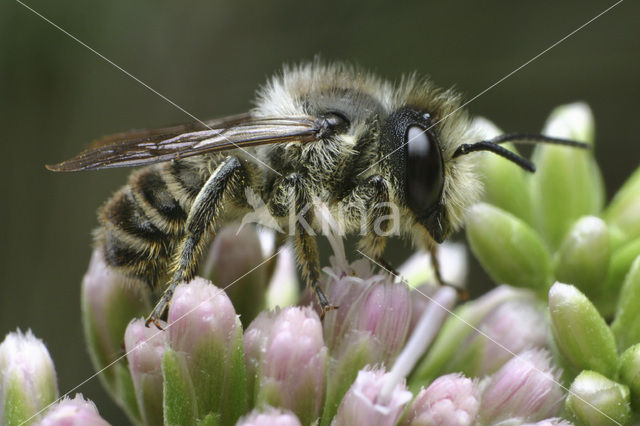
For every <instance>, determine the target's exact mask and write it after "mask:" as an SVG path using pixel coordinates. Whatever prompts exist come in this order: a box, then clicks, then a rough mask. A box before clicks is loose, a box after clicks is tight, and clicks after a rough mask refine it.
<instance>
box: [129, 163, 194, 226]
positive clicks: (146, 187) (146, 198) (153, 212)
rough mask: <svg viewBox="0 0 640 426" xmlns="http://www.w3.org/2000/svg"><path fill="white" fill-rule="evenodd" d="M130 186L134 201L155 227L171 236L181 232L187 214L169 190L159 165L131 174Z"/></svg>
mask: <svg viewBox="0 0 640 426" xmlns="http://www.w3.org/2000/svg"><path fill="white" fill-rule="evenodd" d="M165 173H166V172H165ZM130 186H131V192H132V194H133V196H134V198H135V200H136V202H137V203H138V204H139V205H140V207H141V208H142V209H143V210H144V211H145V213H146V215H147V216H148V218H149V220H150V221H151V222H152V223H153V225H154V226H155V227H157V228H158V229H160V230H162V231H163V232H164V233H165V234H168V235H170V236H172V237H175V236H179V235H181V234H182V232H183V228H184V224H185V222H186V221H187V215H188V214H187V212H186V211H185V209H184V208H183V207H182V206H181V205H180V203H179V202H178V200H177V199H176V197H175V196H174V195H173V194H172V193H171V191H170V190H169V187H168V186H167V183H166V182H165V180H164V179H163V177H162V170H161V169H160V168H159V167H149V168H146V169H142V170H140V171H139V172H137V173H135V174H133V175H132V176H131V179H130ZM189 198H191V197H189Z"/></svg>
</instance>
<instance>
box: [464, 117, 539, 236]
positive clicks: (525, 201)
mask: <svg viewBox="0 0 640 426" xmlns="http://www.w3.org/2000/svg"><path fill="white" fill-rule="evenodd" d="M473 126H474V127H475V128H476V129H477V130H478V133H480V135H479V136H480V137H481V138H482V139H490V138H493V137H495V136H498V135H502V134H504V132H503V131H502V130H500V129H498V128H497V127H496V126H495V125H494V124H493V123H492V122H490V121H489V120H487V119H485V118H476V119H474V120H473ZM502 146H503V147H505V148H507V149H508V150H510V151H513V152H515V153H518V150H517V149H516V148H515V147H514V145H513V144H511V143H507V144H504V145H502ZM480 163H481V164H480V166H479V167H478V172H479V173H480V176H481V178H482V183H483V186H484V197H483V199H484V201H485V202H487V203H489V204H492V205H494V206H496V207H499V208H501V209H502V210H504V211H506V212H508V213H511V214H512V215H514V216H516V217H518V218H519V219H521V220H523V221H524V222H525V223H527V224H528V225H529V226H534V225H535V223H534V220H533V206H532V205H531V194H530V191H529V180H528V179H529V177H528V173H527V172H526V171H524V170H522V168H521V167H520V166H518V165H516V164H514V163H512V162H511V161H508V160H506V159H504V158H502V157H500V156H499V155H493V154H488V155H483V156H482V157H481V160H480Z"/></svg>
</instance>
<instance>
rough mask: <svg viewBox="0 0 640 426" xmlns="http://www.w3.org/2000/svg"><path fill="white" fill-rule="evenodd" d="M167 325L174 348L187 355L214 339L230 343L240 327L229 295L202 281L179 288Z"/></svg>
mask: <svg viewBox="0 0 640 426" xmlns="http://www.w3.org/2000/svg"><path fill="white" fill-rule="evenodd" d="M168 322H169V344H170V345H171V348H173V349H174V350H177V351H182V352H185V353H189V352H191V351H192V350H193V348H195V347H197V346H198V345H199V344H206V343H207V342H209V341H210V340H211V339H215V340H217V341H219V342H220V343H222V344H226V343H229V342H230V341H231V339H232V337H233V336H234V334H235V332H236V331H237V330H238V328H239V327H240V324H239V322H238V317H237V316H236V312H235V310H234V308H233V304H232V303H231V300H229V298H228V297H227V295H226V293H225V292H224V291H223V290H222V289H220V288H218V287H216V286H214V285H213V284H212V283H211V282H210V281H207V280H205V279H204V278H200V277H196V278H194V279H193V280H192V281H191V282H189V283H188V284H181V285H179V286H178V287H177V288H176V291H175V293H174V295H173V298H172V299H171V305H170V308H169V318H168Z"/></svg>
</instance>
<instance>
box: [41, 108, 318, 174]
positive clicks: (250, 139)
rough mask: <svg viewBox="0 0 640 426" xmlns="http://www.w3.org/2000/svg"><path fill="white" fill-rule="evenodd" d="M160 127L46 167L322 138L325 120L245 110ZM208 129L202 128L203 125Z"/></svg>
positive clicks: (140, 160)
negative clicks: (256, 114) (244, 112)
mask: <svg viewBox="0 0 640 426" xmlns="http://www.w3.org/2000/svg"><path fill="white" fill-rule="evenodd" d="M207 126H208V127H209V128H206V127H205V126H203V125H202V124H201V123H193V124H186V125H179V126H173V127H166V128H163V129H156V130H134V131H132V132H126V133H118V134H115V135H110V136H106V137H104V138H101V139H99V140H97V141H96V142H94V143H93V144H92V146H91V147H90V148H88V149H87V150H85V151H83V152H81V153H80V154H78V155H77V156H75V157H73V158H71V159H69V160H67V161H63V162H62V163H59V164H55V165H48V166H46V167H47V169H49V170H52V171H55V172H75V171H82V170H98V169H108V168H113V167H131V166H140V165H145V164H152V163H158V162H161V161H169V160H177V159H180V158H185V157H191V156H194V155H200V154H203V153H206V152H216V151H224V150H229V149H235V148H243V147H249V146H255V145H264V144H270V143H280V142H293V141H299V142H313V141H316V140H318V139H320V134H321V133H322V131H323V122H322V120H318V119H316V118H315V117H310V116H304V117H285V118H281V117H279V118H253V117H250V116H249V115H240V116H233V117H228V118H224V119H221V120H217V121H213V122H210V123H207ZM203 127H204V128H205V129H204V130H198V129H199V128H203Z"/></svg>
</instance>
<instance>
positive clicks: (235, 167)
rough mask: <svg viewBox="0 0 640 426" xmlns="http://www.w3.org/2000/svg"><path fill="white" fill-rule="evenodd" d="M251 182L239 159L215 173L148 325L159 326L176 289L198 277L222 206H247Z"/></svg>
mask: <svg viewBox="0 0 640 426" xmlns="http://www.w3.org/2000/svg"><path fill="white" fill-rule="evenodd" d="M249 181H250V175H249V170H248V169H247V165H246V164H243V163H242V162H241V161H240V160H239V159H238V158H237V157H228V158H227V159H225V160H224V161H223V162H222V163H221V164H220V165H219V166H218V167H217V168H216V170H215V171H214V172H213V173H212V174H211V176H210V177H209V179H208V180H207V182H206V183H205V184H204V186H203V187H202V189H201V190H200V192H199V193H198V195H197V196H196V199H195V200H194V202H193V205H192V207H191V210H190V211H189V216H188V217H187V223H186V227H185V230H186V235H185V237H184V239H183V240H182V241H181V243H180V245H179V246H178V250H177V252H176V253H177V254H178V255H179V256H178V257H177V258H176V262H175V266H174V274H173V278H172V279H171V282H170V284H169V286H168V287H167V288H166V290H165V291H164V293H163V294H162V297H161V298H160V300H159V301H158V303H157V304H156V306H155V307H154V308H153V311H151V314H150V315H149V317H148V318H147V321H146V325H147V326H149V324H151V323H154V324H155V325H156V327H157V326H158V324H159V323H158V320H159V319H160V318H161V317H162V315H163V314H164V312H165V310H166V309H167V307H168V306H169V302H170V301H171V297H172V296H173V292H174V291H175V288H176V287H177V286H178V284H179V283H181V282H183V281H189V280H191V279H192V278H193V277H194V275H195V273H196V271H197V266H198V260H199V259H200V257H201V256H200V255H201V254H202V252H203V250H204V248H205V247H206V244H207V242H208V241H209V239H210V236H211V235H212V234H213V233H214V232H215V231H216V225H217V222H218V219H219V217H220V213H221V212H222V207H223V206H224V205H225V204H226V203H228V202H230V201H236V202H238V203H240V204H244V203H245V199H244V196H245V194H244V188H245V187H246V186H247V185H248V182H249ZM158 328H160V327H158Z"/></svg>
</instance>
